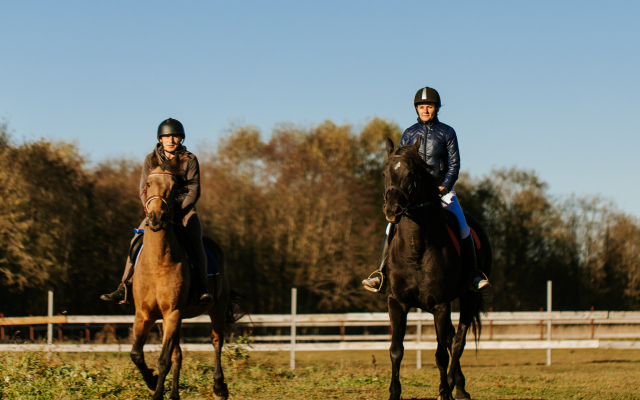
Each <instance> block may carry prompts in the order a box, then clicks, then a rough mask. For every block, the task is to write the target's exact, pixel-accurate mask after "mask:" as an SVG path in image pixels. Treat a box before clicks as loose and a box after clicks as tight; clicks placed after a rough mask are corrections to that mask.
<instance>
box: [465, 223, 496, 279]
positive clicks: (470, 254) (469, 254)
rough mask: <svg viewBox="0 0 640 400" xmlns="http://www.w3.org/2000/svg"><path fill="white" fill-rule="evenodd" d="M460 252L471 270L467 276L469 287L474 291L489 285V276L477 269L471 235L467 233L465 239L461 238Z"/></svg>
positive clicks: (474, 247)
mask: <svg viewBox="0 0 640 400" xmlns="http://www.w3.org/2000/svg"><path fill="white" fill-rule="evenodd" d="M462 254H463V258H462V260H463V263H465V264H466V267H467V268H469V269H470V270H471V276H470V277H469V279H470V280H469V283H470V284H471V289H472V290H474V291H480V290H483V289H486V288H488V287H490V286H491V284H490V283H489V278H488V277H487V276H486V275H485V274H484V272H482V271H481V270H479V269H478V263H477V259H476V244H475V243H474V242H473V236H472V235H469V236H467V237H466V238H465V239H462Z"/></svg>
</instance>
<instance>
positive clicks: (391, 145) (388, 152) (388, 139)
mask: <svg viewBox="0 0 640 400" xmlns="http://www.w3.org/2000/svg"><path fill="white" fill-rule="evenodd" d="M392 151H393V140H391V139H390V138H387V156H390V155H391V152H392Z"/></svg>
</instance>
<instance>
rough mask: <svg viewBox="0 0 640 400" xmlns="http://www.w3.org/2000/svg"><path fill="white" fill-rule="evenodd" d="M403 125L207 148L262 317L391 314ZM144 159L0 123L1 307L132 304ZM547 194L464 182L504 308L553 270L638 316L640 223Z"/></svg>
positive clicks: (208, 175) (240, 279) (577, 296)
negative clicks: (386, 254) (95, 153)
mask: <svg viewBox="0 0 640 400" xmlns="http://www.w3.org/2000/svg"><path fill="white" fill-rule="evenodd" d="M400 135H401V130H400V128H399V127H398V126H397V125H396V124H394V123H391V122H389V121H386V120H383V119H379V118H374V119H372V120H371V121H369V122H368V123H367V124H366V125H365V126H363V127H361V128H359V129H355V128H354V127H352V126H350V125H336V124H334V123H333V122H331V121H326V122H324V123H322V124H319V125H317V126H314V127H311V128H302V127H298V126H293V125H287V124H283V125H281V126H278V127H276V128H275V129H274V130H273V131H272V132H271V134H270V135H269V136H268V137H267V136H266V135H263V134H261V133H260V132H259V131H258V130H257V129H256V128H255V127H252V126H241V127H237V128H234V129H233V130H232V131H231V132H230V134H229V135H228V136H227V137H225V138H223V139H222V140H221V142H220V143H219V144H218V145H217V146H216V147H212V146H209V147H204V148H202V146H200V147H199V148H198V149H197V151H195V152H196V153H197V155H198V157H199V159H200V166H201V184H202V197H201V198H200V200H199V202H198V206H197V208H198V212H199V214H200V218H201V220H202V223H203V229H204V233H205V234H206V235H209V236H211V237H212V238H213V239H214V240H216V241H218V242H219V243H220V244H221V245H222V247H223V248H224V249H225V252H226V255H227V259H228V264H229V266H230V271H231V283H232V286H233V288H234V289H236V290H238V291H240V292H242V293H245V294H247V295H249V296H250V297H251V298H252V299H253V302H254V312H256V313H282V312H287V311H288V310H289V308H290V298H289V296H290V288H291V287H297V288H298V290H299V292H298V293H299V294H298V296H299V300H298V301H299V304H298V309H299V312H348V311H352V312H354V311H383V310H385V309H386V301H385V297H384V296H380V295H374V294H371V293H369V292H366V291H364V290H362V289H361V284H360V281H361V280H362V279H363V278H365V277H366V276H368V274H369V273H370V272H371V271H372V270H373V269H374V268H375V267H376V264H377V261H378V256H379V253H378V252H379V247H380V240H381V237H382V232H383V230H384V229H385V226H386V222H385V220H384V216H383V214H382V212H381V207H382V203H383V200H382V192H383V187H382V183H381V179H380V172H381V169H382V166H383V165H384V162H385V160H386V151H385V145H384V139H385V138H386V137H391V138H392V139H393V140H394V142H395V143H397V142H398V140H399V138H400ZM152 146H153V143H151V142H150V145H149V150H150V151H151V149H152ZM141 162H142V160H127V159H118V160H108V161H105V162H103V163H100V164H98V165H89V164H88V163H87V161H86V160H84V159H83V157H81V156H80V154H79V151H78V149H77V148H76V147H75V146H73V145H71V144H68V143H62V142H53V141H48V140H44V139H41V140H38V141H31V142H22V143H18V142H16V141H14V140H12V138H11V136H10V135H9V134H8V133H7V130H6V126H0V199H1V200H0V312H3V313H4V314H5V315H7V316H9V315H28V314H30V313H32V314H43V313H44V310H45V307H46V305H45V304H46V303H45V301H46V300H45V299H46V291H47V290H54V291H55V293H56V309H57V310H66V311H67V312H68V313H70V314H111V313H116V314H120V313H127V312H130V311H131V310H127V309H123V308H122V307H121V306H117V305H113V304H110V303H106V302H103V301H101V300H99V299H98V296H99V295H100V294H101V293H105V292H108V291H111V290H114V289H115V288H116V286H117V284H118V282H119V281H120V277H121V275H122V272H123V265H124V260H125V258H126V252H127V251H128V245H129V241H130V239H131V235H132V229H133V228H134V227H137V225H138V224H139V222H140V221H141V220H142V218H143V217H144V213H143V210H142V206H141V204H140V201H139V200H138V193H137V191H138V182H139V179H140V164H141ZM546 190H547V185H546V184H545V183H544V182H542V181H541V180H540V179H539V178H538V177H537V175H536V174H535V172H534V171H526V170H521V169H517V168H510V169H497V170H494V171H492V172H491V173H490V174H488V175H487V176H484V177H481V178H474V177H471V176H469V175H468V174H466V173H463V174H461V177H460V179H459V181H458V183H457V184H456V191H457V193H458V196H459V198H460V201H461V204H462V206H463V208H464V209H465V211H467V212H469V213H470V214H472V215H474V216H475V217H476V218H477V219H478V220H479V221H480V222H481V223H482V224H483V225H484V226H485V229H486V230H487V232H488V234H489V237H490V238H491V241H492V246H493V248H494V267H493V275H492V283H493V285H494V287H493V291H494V294H493V307H494V309H495V310H502V311H506V310H512V311H517V310H538V309H539V308H540V307H542V306H544V304H545V284H546V281H547V280H548V279H551V280H553V281H554V289H555V290H554V307H555V308H556V309H558V310H583V309H588V308H589V307H591V306H594V307H596V309H610V310H637V309H638V304H639V303H640V255H639V250H640V223H639V221H638V220H637V219H636V218H633V217H631V216H629V215H625V214H624V213H621V212H619V211H617V210H616V209H615V206H614V205H612V204H609V203H607V202H606V201H603V200H601V199H599V198H597V197H596V198H571V199H568V200H566V201H563V202H559V201H557V200H554V199H553V198H552V197H551V196H550V195H549V194H548V193H547V191H546Z"/></svg>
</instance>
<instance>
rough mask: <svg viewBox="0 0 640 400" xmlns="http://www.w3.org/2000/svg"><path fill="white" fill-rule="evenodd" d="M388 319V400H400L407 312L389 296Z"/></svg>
mask: <svg viewBox="0 0 640 400" xmlns="http://www.w3.org/2000/svg"><path fill="white" fill-rule="evenodd" d="M387 303H388V305H389V319H390V320H391V329H392V333H391V347H390V348H389V354H390V355H391V385H390V386H389V400H400V394H402V386H401V385H400V363H401V362H402V357H403V356H404V346H403V344H402V341H403V340H404V335H405V333H406V331H407V311H406V310H405V307H403V305H402V304H401V303H400V302H399V301H398V300H396V299H395V298H394V297H392V296H389V299H388V301H387Z"/></svg>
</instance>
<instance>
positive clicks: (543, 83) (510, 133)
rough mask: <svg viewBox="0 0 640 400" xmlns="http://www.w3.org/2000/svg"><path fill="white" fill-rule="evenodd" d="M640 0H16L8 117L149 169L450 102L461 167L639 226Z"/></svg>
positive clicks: (32, 134) (1, 77) (1, 64)
mask: <svg viewBox="0 0 640 400" xmlns="http://www.w3.org/2000/svg"><path fill="white" fill-rule="evenodd" d="M638 20H640V2H638V1H626V2H624V1H606V2H605V1H482V2H481V1H437V2H436V1H425V0H422V1H395V2H390V1H385V2H378V1H322V2H307V1H242V2H230V1H226V2H222V1H188V2H166V1H153V2H152V1H108V2H96V1H92V2H89V1H56V2H52V1H13V2H10V1H2V2H0V118H1V119H2V120H4V122H6V123H8V125H9V128H10V131H12V132H13V134H14V136H15V138H17V139H22V138H26V139H37V138H39V137H46V138H51V139H63V140H67V141H77V143H78V145H79V147H80V148H81V149H82V152H83V154H84V155H86V156H87V157H88V158H89V159H90V160H91V161H92V162H98V161H100V160H103V159H105V158H107V157H119V156H127V157H137V158H140V159H141V160H142V158H143V157H144V155H145V154H146V153H148V152H149V151H150V150H151V147H152V146H153V143H154V140H155V139H154V138H155V131H156V128H157V125H158V124H159V123H160V121H162V120H163V119H165V118H168V117H173V118H177V119H179V120H181V121H182V122H183V123H184V125H185V128H186V131H187V142H186V144H187V145H188V146H189V148H190V149H193V150H195V151H196V153H197V147H198V146H197V145H198V144H202V143H205V142H206V141H208V142H210V143H217V141H218V138H219V137H221V136H222V135H225V134H226V132H228V129H229V127H230V126H231V125H232V124H234V123H235V124H244V123H248V124H253V125H256V126H258V127H259V128H260V129H261V130H262V132H263V133H265V134H268V133H269V132H270V131H271V129H272V128H273V127H274V125H276V124H277V123H279V122H292V123H295V124H302V125H305V126H311V125H313V124H316V123H319V122H322V121H323V120H325V119H331V120H333V121H334V122H336V123H351V124H353V125H355V126H361V125H362V124H363V123H365V122H366V121H367V120H368V119H370V118H371V117H374V116H380V117H384V118H387V119H389V120H392V121H394V122H397V123H398V124H399V125H400V126H401V127H402V128H403V129H404V128H406V127H408V126H410V125H411V124H413V123H414V122H415V118H416V115H415V112H414V110H413V107H412V106H413V104H412V101H413V95H414V93H415V92H416V90H417V89H418V88H420V87H422V86H431V87H434V88H436V89H437V90H438V91H439V92H440V94H441V97H442V100H443V108H442V110H441V112H440V119H441V121H442V122H445V123H447V124H449V125H451V126H453V127H454V128H455V129H456V131H457V133H458V140H459V142H460V147H461V156H462V169H463V170H464V171H468V172H470V173H471V174H472V175H473V176H481V175H484V174H487V173H488V172H489V171H490V170H491V168H492V167H504V166H507V167H509V166H518V167H520V168H527V169H533V170H535V171H536V172H537V173H538V174H539V175H540V177H541V178H542V179H543V180H545V181H547V182H548V183H549V185H550V193H552V194H553V195H554V196H557V197H558V198H563V197H565V196H568V195H570V194H571V193H575V194H577V195H596V194H601V195H603V196H605V197H609V198H612V199H614V201H615V202H616V204H617V205H618V206H619V207H620V208H621V209H622V210H624V211H627V212H630V213H633V214H635V215H636V216H640V201H639V199H640V185H639V184H638V182H637V176H638V172H640V168H639V166H640V162H639V160H638V159H639V158H640V156H639V155H638V149H639V148H640V138H639V137H640V135H639V133H640V132H639V130H640V128H639V127H640V113H639V112H638V110H637V108H638V107H639V106H640V75H639V74H640V51H639V49H640V23H638Z"/></svg>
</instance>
